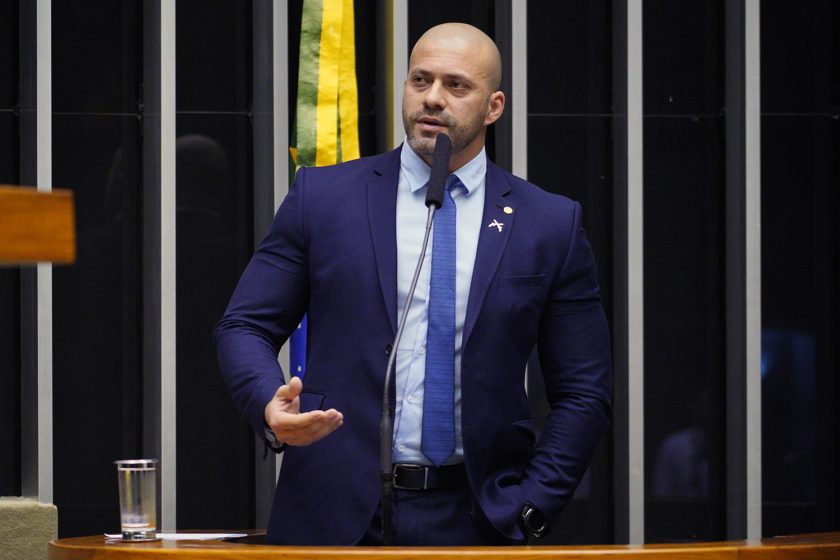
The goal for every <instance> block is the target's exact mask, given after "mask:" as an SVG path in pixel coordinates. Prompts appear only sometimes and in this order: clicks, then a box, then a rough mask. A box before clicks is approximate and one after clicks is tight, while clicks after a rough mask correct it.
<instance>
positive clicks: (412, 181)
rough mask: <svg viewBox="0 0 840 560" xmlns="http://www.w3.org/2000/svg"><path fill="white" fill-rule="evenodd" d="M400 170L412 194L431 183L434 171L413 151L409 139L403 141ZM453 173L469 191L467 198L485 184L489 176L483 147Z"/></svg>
mask: <svg viewBox="0 0 840 560" xmlns="http://www.w3.org/2000/svg"><path fill="white" fill-rule="evenodd" d="M400 169H401V170H402V172H403V174H404V175H405V178H406V180H407V181H408V186H409V187H410V188H411V192H417V191H418V190H420V189H422V188H423V187H425V186H426V183H428V182H429V174H430V173H431V171H432V170H431V168H430V167H429V166H428V165H427V164H426V162H425V161H423V158H421V157H420V156H418V155H417V153H416V152H415V151H414V150H412V149H411V146H409V145H408V139H405V140H403V143H402V151H401V153H400ZM452 173H454V174H455V175H457V176H458V179H460V180H461V183H463V185H464V187H465V188H466V189H467V193H466V195H467V196H469V195H471V194H472V193H474V192H475V191H476V189H478V187H480V186H481V185H482V184H483V182H484V176H485V175H486V174H487V155H486V153H485V151H484V148H483V147H482V148H481V151H480V152H479V153H478V155H476V156H475V157H474V158H472V159H471V160H470V161H468V162H467V163H465V164H464V165H462V166H461V167H459V168H458V169H456V170H455V171H453V172H452Z"/></svg>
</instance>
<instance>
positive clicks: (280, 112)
mask: <svg viewBox="0 0 840 560" xmlns="http://www.w3.org/2000/svg"><path fill="white" fill-rule="evenodd" d="M273 5H274V14H273V21H274V27H273V29H274V31H273V33H274V47H273V48H274V51H273V64H274V74H273V75H274V96H273V98H274V115H275V118H274V210H275V211H276V210H277V208H279V207H280V203H281V202H283V199H284V198H286V195H287V194H288V192H289V175H290V172H291V169H289V141H290V136H289V134H290V127H291V123H290V122H289V18H288V13H287V7H286V5H285V3H283V2H274V3H273ZM277 359H278V360H280V367H281V369H282V370H283V373H284V375H285V376H286V378H287V379H288V378H289V369H290V367H291V365H290V361H289V360H290V354H289V342H288V341H286V343H285V344H284V345H283V347H282V348H280V355H279V356H278V357H277ZM282 463H283V456H282V455H275V470H274V480H275V481H276V480H277V476H278V475H279V474H280V467H281V465H282ZM272 488H273V485H272ZM272 498H273V494H272V495H270V496H269V500H271V499H272ZM269 508H270V504H269ZM267 522H268V520H267V519H266V524H267Z"/></svg>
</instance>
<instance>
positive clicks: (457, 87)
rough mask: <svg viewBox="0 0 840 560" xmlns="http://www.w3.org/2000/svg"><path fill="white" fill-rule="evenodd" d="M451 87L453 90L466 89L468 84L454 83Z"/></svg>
mask: <svg viewBox="0 0 840 560" xmlns="http://www.w3.org/2000/svg"><path fill="white" fill-rule="evenodd" d="M449 87H451V88H453V89H465V88H466V87H467V84H465V83H464V82H452V83H451V84H449Z"/></svg>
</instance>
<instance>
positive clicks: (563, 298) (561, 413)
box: [521, 203, 612, 519]
mask: <svg viewBox="0 0 840 560" xmlns="http://www.w3.org/2000/svg"><path fill="white" fill-rule="evenodd" d="M571 221H572V224H571V231H570V233H569V235H568V239H570V241H569V245H568V251H567V255H566V258H565V260H564V261H563V264H562V266H561V267H560V270H559V273H558V274H557V275H556V276H555V278H554V282H553V284H552V287H551V292H550V295H549V298H548V301H547V303H546V306H545V307H544V309H543V311H542V315H541V318H540V331H539V338H538V343H537V345H538V351H539V358H540V365H541V368H542V371H543V377H544V381H545V387H546V395H547V397H548V402H549V405H550V413H549V416H548V421H547V424H546V426H545V428H544V429H543V431H542V434H541V435H540V439H539V441H538V442H537V446H536V448H535V451H534V455H533V456H532V459H531V461H530V463H529V465H528V467H527V468H526V471H525V475H524V477H523V479H522V482H521V490H522V494H523V496H524V497H525V499H526V500H528V501H530V502H532V503H534V505H536V506H537V507H538V508H540V509H541V510H542V511H543V512H544V513H545V514H546V516H547V517H548V519H554V518H556V516H557V515H559V513H560V511H561V510H562V509H563V507H565V505H566V504H567V503H568V502H569V500H570V499H571V498H572V495H573V494H574V491H575V489H576V487H577V485H578V483H579V482H580V480H581V478H582V477H583V474H584V472H585V470H586V468H587V465H588V464H589V462H590V460H591V459H592V456H593V454H594V452H595V448H596V446H597V444H598V441H599V439H600V438H601V435H602V433H603V432H604V430H605V429H606V428H607V426H608V425H609V422H610V417H611V399H612V365H611V358H610V343H609V331H608V328H607V321H606V317H605V314H604V310H603V307H602V305H601V300H600V295H599V288H598V281H597V270H596V266H595V261H594V258H593V256H592V250H591V248H590V246H589V242H588V241H587V239H586V235H585V232H584V231H583V228H582V226H581V208H580V204H578V203H575V205H574V210H573V218H572V220H571Z"/></svg>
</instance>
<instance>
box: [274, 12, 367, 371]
mask: <svg viewBox="0 0 840 560" xmlns="http://www.w3.org/2000/svg"><path fill="white" fill-rule="evenodd" d="M300 27H301V29H300V60H299V66H298V68H299V70H298V97H297V109H296V115H295V128H294V133H293V134H294V139H293V140H292V142H291V143H292V144H293V145H295V147H293V148H290V149H289V152H290V153H291V155H292V160H293V161H294V163H295V171H297V168H299V167H303V166H317V165H332V164H335V163H339V162H342V161H348V160H351V159H356V158H358V157H359V156H360V154H359V100H358V94H357V93H356V38H355V24H354V20H353V0H304V2H303V15H302V18H301V26H300ZM306 334H307V323H306V317H304V318H303V320H302V321H301V323H300V325H299V326H298V328H297V329H295V331H294V332H293V333H292V336H291V343H290V346H289V348H290V356H289V360H290V367H291V374H292V375H297V376H299V377H301V378H302V377H303V376H304V374H305V373H306Z"/></svg>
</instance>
